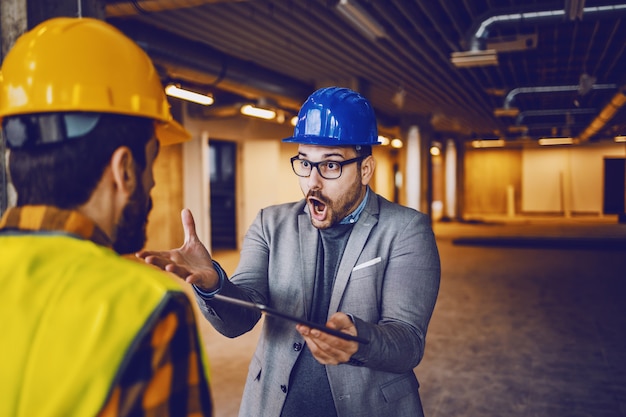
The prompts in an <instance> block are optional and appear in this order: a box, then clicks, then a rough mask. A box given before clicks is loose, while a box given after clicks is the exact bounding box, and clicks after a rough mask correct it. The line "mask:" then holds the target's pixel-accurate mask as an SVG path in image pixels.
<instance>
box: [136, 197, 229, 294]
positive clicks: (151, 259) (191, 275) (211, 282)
mask: <svg viewBox="0 0 626 417" xmlns="http://www.w3.org/2000/svg"><path fill="white" fill-rule="evenodd" d="M181 220H182V223H183V230H184V232H185V241H184V243H183V245H182V246H181V247H180V248H178V249H170V250H166V251H147V250H144V251H141V252H137V253H136V256H137V257H138V258H140V259H143V260H144V262H146V263H148V264H151V265H155V266H157V267H159V268H161V269H162V270H164V271H168V272H172V273H174V274H176V275H178V276H179V277H180V278H182V279H184V280H185V281H186V282H188V283H190V284H194V285H196V286H197V287H199V288H200V289H202V290H203V291H207V292H210V291H212V290H214V289H216V287H217V285H218V283H219V276H218V274H217V271H215V268H213V262H212V260H211V255H210V254H209V251H208V250H207V248H206V247H205V246H204V245H203V244H202V242H200V239H198V235H197V234H196V223H195V221H194V220H193V215H192V214H191V211H190V210H189V209H183V211H182V212H181Z"/></svg>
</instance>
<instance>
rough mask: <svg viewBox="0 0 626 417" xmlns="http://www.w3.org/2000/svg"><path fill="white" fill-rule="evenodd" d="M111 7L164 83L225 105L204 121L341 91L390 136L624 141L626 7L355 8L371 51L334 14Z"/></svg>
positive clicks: (310, 9)
mask: <svg viewBox="0 0 626 417" xmlns="http://www.w3.org/2000/svg"><path fill="white" fill-rule="evenodd" d="M344 1H346V0H342V2H344ZM106 3H107V8H106V12H107V20H109V21H110V22H111V23H113V24H115V25H116V26H118V27H119V28H121V29H122V30H123V31H124V32H126V33H127V34H129V35H130V36H131V37H132V38H134V39H135V40H137V41H138V42H139V43H140V44H141V45H142V46H143V47H144V48H145V49H146V50H147V51H148V53H149V54H150V55H151V56H152V57H153V58H154V60H155V61H156V62H157V64H158V65H159V67H160V69H161V71H162V73H163V77H164V80H165V79H166V78H167V79H171V80H176V81H178V82H182V83H187V84H189V85H193V86H195V88H197V89H200V90H202V91H207V92H211V93H213V94H214V95H215V97H216V104H215V107H214V110H211V111H209V112H207V117H220V110H219V109H222V111H223V113H222V114H226V113H225V110H224V109H227V108H229V105H232V104H233V103H237V102H240V101H241V100H256V99H258V98H267V99H269V100H271V101H273V102H274V103H276V105H277V106H280V107H281V108H283V109H285V110H287V111H289V112H294V113H295V112H296V111H297V109H298V107H299V105H300V104H301V103H302V102H303V101H304V100H305V99H306V97H307V96H308V94H310V93H311V92H312V91H314V90H315V89H316V88H317V87H319V86H322V85H329V84H337V85H345V86H348V87H353V88H357V89H359V90H360V91H361V92H362V93H364V94H365V95H366V96H367V97H368V98H369V99H370V100H371V101H372V103H373V104H374V107H375V108H376V111H377V114H378V116H379V119H380V120H379V122H380V125H381V126H382V127H383V129H384V128H394V127H397V126H401V125H404V124H406V123H412V122H415V121H417V122H419V123H421V124H429V125H430V126H432V128H433V130H434V131H435V132H436V134H439V135H454V136H457V137H459V138H461V139H468V140H469V139H474V138H503V139H505V140H506V141H507V142H508V143H511V144H515V143H525V142H528V141H531V142H532V141H536V140H537V139H538V138H540V137H545V136H571V137H575V138H578V139H580V140H581V141H583V142H595V141H600V140H613V137H614V136H615V135H618V134H626V110H625V109H624V108H623V104H624V102H626V96H624V94H623V93H622V92H623V87H624V84H625V83H626V77H625V75H626V54H625V50H626V20H625V17H626V0H625V1H624V3H621V2H619V1H616V0H612V1H609V0H586V1H585V0H565V1H556V2H555V1H546V0H439V1H433V0H349V1H348V3H349V5H354V4H355V3H356V4H357V5H356V7H357V8H359V9H360V10H362V11H364V12H365V13H367V14H369V15H370V16H371V17H372V18H373V19H374V23H373V25H374V27H375V29H376V30H378V32H379V33H378V36H373V37H370V36H367V35H365V34H364V33H362V32H361V31H360V30H359V29H358V28H356V27H355V26H353V25H352V24H351V23H350V22H349V21H348V19H347V18H346V17H344V16H343V15H342V14H341V13H340V6H338V5H337V3H338V1H336V0H335V1H332V0H249V1H219V0H214V1H206V0H205V1H201V0H195V1H194V0H188V1H184V0H179V1H175V0H163V1H161V0H145V1H132V2H128V1H121V2H120V1H113V0H109V1H107V2H106ZM470 50H471V51H473V52H471V53H469V55H472V56H474V57H475V56H476V55H481V54H485V53H486V51H488V50H496V51H497V52H496V55H497V64H496V65H489V66H470V67H460V66H458V65H455V64H453V63H452V60H451V57H452V56H453V55H455V56H457V55H460V58H461V59H465V57H466V56H467V55H468V51H470ZM488 55H489V54H488ZM220 103H222V105H220ZM211 112H212V113H211Z"/></svg>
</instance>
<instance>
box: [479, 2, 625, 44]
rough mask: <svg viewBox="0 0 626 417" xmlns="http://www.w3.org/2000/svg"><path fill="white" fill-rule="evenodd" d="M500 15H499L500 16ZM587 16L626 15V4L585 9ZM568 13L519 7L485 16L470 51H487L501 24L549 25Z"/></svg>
mask: <svg viewBox="0 0 626 417" xmlns="http://www.w3.org/2000/svg"><path fill="white" fill-rule="evenodd" d="M498 13H499V14H498ZM583 13H584V14H585V15H594V16H600V17H602V16H605V17H615V15H616V13H620V14H621V13H626V4H615V5H608V6H593V7H591V6H590V7H585V8H584V9H583ZM565 15H566V13H565V10H564V9H548V10H528V11H520V9H519V7H517V8H512V9H508V11H502V10H499V11H494V12H491V13H489V14H487V15H485V16H484V17H483V18H482V19H481V20H480V21H478V22H477V23H474V24H473V25H472V28H473V29H472V31H471V32H470V33H471V36H469V41H468V43H469V50H471V51H478V50H484V49H485V43H486V39H487V37H488V36H489V29H490V28H491V27H492V26H493V25H495V24H500V23H513V24H514V23H519V22H522V21H524V22H542V23H549V22H553V21H555V20H559V21H561V20H563V19H564V17H565Z"/></svg>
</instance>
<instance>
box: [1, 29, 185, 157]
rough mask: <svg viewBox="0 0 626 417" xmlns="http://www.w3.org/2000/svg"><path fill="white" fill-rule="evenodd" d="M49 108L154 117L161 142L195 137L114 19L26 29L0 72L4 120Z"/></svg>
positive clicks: (151, 67)
mask: <svg viewBox="0 0 626 417" xmlns="http://www.w3.org/2000/svg"><path fill="white" fill-rule="evenodd" d="M50 112H97V113H115V114H123V115H129V116H138V117H147V118H151V119H154V120H155V121H156V123H155V126H156V136H157V138H158V139H159V141H160V142H161V144H162V145H168V144H172V143H178V142H183V141H186V140H189V139H190V138H191V135H190V134H189V132H188V131H187V130H185V128H183V127H182V126H181V125H180V124H179V123H177V122H176V121H175V120H174V118H173V117H172V114H171V113H170V106H169V103H168V101H167V98H166V96H165V92H164V90H163V85H162V84H161V80H160V79H159V75H158V73H157V71H156V69H155V68H154V65H153V64H152V61H151V60H150V58H149V57H148V55H147V54H146V53H145V52H144V51H143V50H142V49H141V48H140V47H139V46H138V45H137V44H136V43H135V42H133V41H132V40H131V39H130V38H128V37H127V36H126V35H124V34H123V33H122V32H121V31H119V30H118V29H117V28H115V27H113V26H111V25H110V24H108V23H106V22H104V21H101V20H98V19H93V18H68V17H59V18H54V19H50V20H47V21H45V22H43V23H41V24H39V25H38V26H37V27H35V28H33V29H32V30H30V31H29V32H27V33H25V34H23V35H22V36H21V37H20V38H19V39H18V40H17V42H16V43H15V45H14V46H13V48H12V49H11V50H10V51H9V53H8V54H7V56H6V57H5V59H4V62H3V64H2V70H1V72H0V120H1V119H2V118H4V117H5V116H16V115H22V114H33V113H50Z"/></svg>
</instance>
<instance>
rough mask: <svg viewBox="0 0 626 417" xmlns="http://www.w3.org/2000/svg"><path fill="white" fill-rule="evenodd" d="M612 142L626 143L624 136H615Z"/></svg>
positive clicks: (625, 136)
mask: <svg viewBox="0 0 626 417" xmlns="http://www.w3.org/2000/svg"><path fill="white" fill-rule="evenodd" d="M613 140H615V142H626V135H617V136H615V138H614V139H613Z"/></svg>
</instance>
